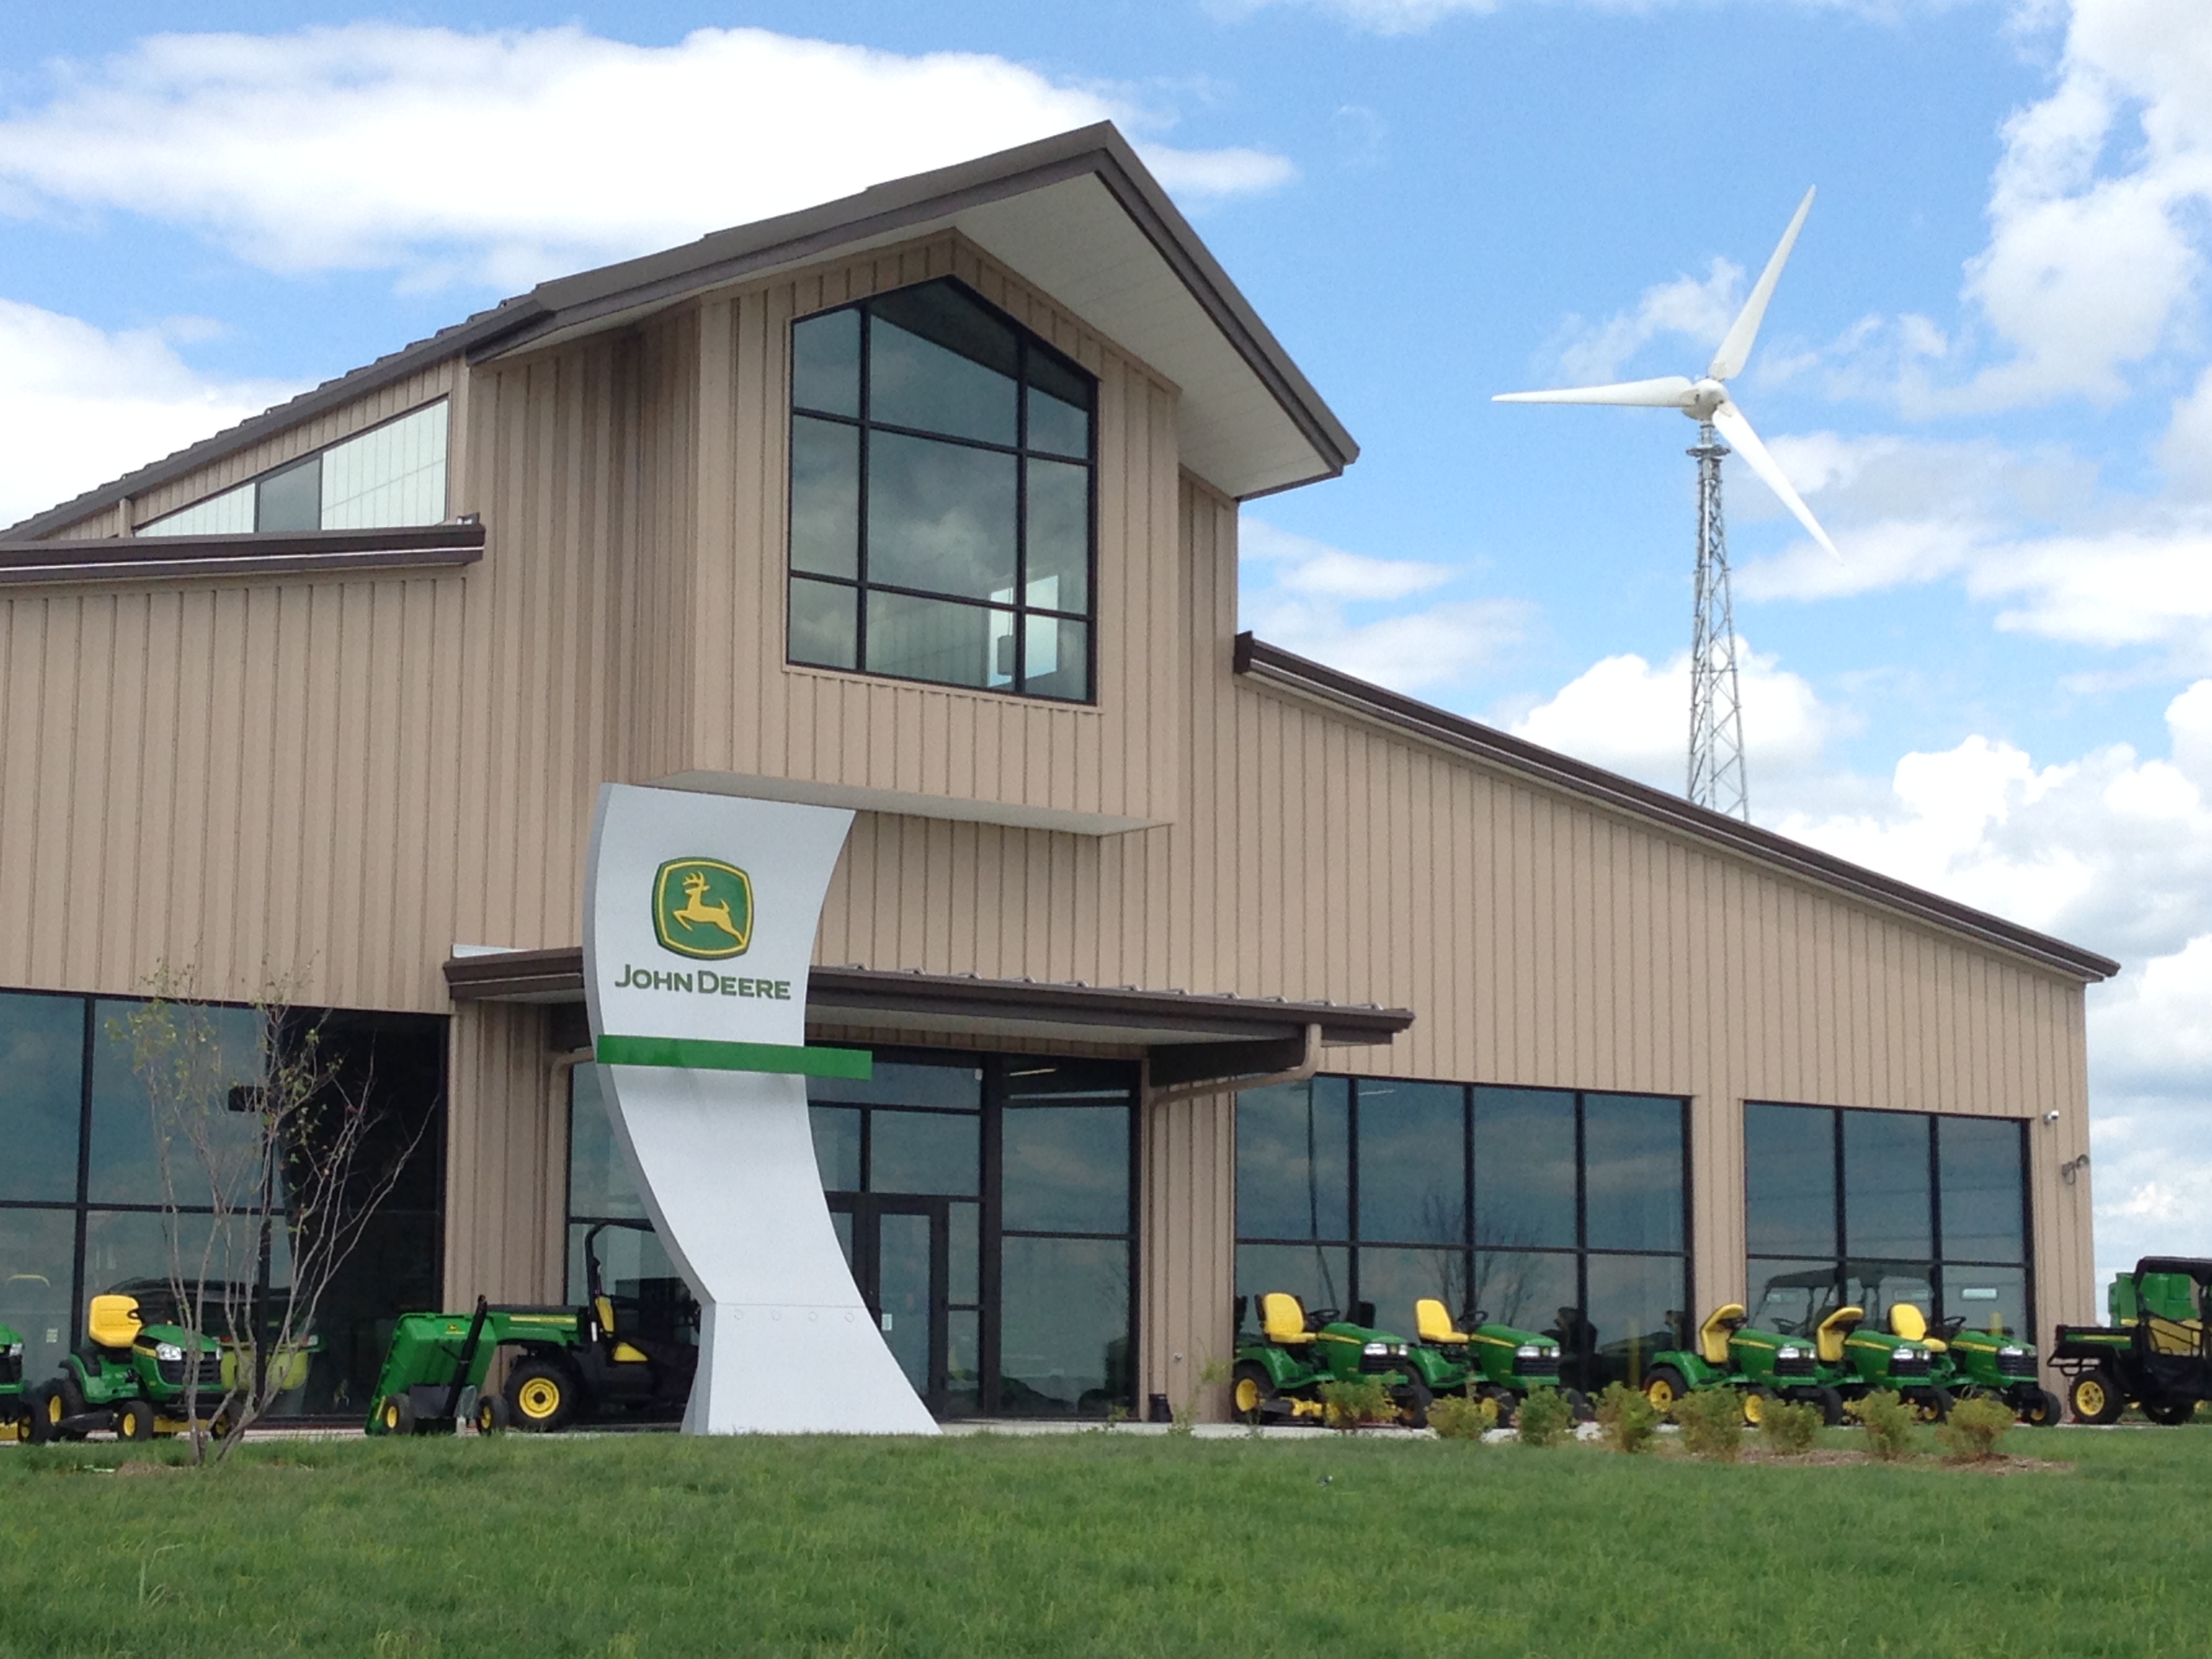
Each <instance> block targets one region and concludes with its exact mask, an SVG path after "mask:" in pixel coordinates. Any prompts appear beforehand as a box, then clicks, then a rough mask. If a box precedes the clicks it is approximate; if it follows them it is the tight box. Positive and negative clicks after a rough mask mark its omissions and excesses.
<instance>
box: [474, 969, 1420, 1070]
mask: <svg viewBox="0 0 2212 1659" xmlns="http://www.w3.org/2000/svg"><path fill="white" fill-rule="evenodd" d="M446 987H447V990H448V991H450V992H451V993H452V994H453V1000H455V1001H457V1002H487V1001H488V1002H579V1001H581V1000H583V995H584V952H583V950H582V947H580V946H577V945H570V946H568V947H566V948H563V949H559V950H550V951H492V952H487V953H485V954H483V955H477V956H464V957H453V958H452V959H451V960H450V961H448V962H447V963H446ZM806 1013H807V1018H810V1019H812V1020H815V1021H817V1023H820V1024H854V1023H866V1017H870V1016H885V1015H888V1016H896V1017H897V1018H898V1019H899V1020H900V1022H901V1023H903V1024H915V1025H916V1026H921V1027H925V1028H926V1027H927V1026H929V1025H931V1024H934V1023H936V1022H939V1021H943V1020H945V1019H952V1020H957V1021H961V1022H965V1023H968V1024H974V1025H977V1026H981V1025H989V1026H993V1027H1005V1026H1013V1025H1035V1026H1045V1027H1051V1028H1054V1029H1063V1028H1065V1029H1074V1028H1082V1029H1084V1030H1087V1031H1088V1032H1089V1033H1090V1035H1091V1037H1092V1040H1094V1041H1097V1042H1115V1041H1127V1042H1144V1043H1150V1042H1172V1041H1175V1040H1177V1039H1185V1040H1187V1039H1189V1038H1194V1037H1218V1038H1227V1039H1255V1040H1264V1039H1276V1038H1286V1037H1296V1036H1300V1035H1302V1034H1303V1033H1304V1030H1305V1028H1306V1027H1307V1026H1309V1025H1318V1026H1320V1027H1321V1029H1322V1042H1324V1043H1327V1044H1329V1045H1330V1046H1332V1047H1364V1046H1366V1045H1369V1044H1375V1043H1387V1042H1389V1041H1390V1040H1391V1039H1392V1038H1393V1037H1395V1036H1397V1035H1398V1033H1399V1032H1401V1031H1403V1030H1406V1029H1407V1027H1408V1026H1410V1025H1412V1024H1413V1013H1412V1012H1411V1011H1410V1010H1407V1009H1404V1008H1382V1007H1377V1006H1374V1005H1373V1004H1369V1003H1357V1004H1354V1003H1340V1002H1292V1001H1288V1000H1285V999H1283V998H1280V997H1240V996H1224V995H1219V994H1194V993H1191V992H1187V991H1150V990H1142V989H1139V987H1136V986H1133V985H1085V984H1082V983H1080V982H1074V983H1068V982H1063V981H1049V980H1031V979H983V978H980V977H978V976H977V975H972V974H924V973H919V972H909V971H907V970H905V969H882V968H861V967H855V966H845V967H835V968H815V969H811V971H810V972H809V973H808V975H807V983H806ZM855 1017H860V1019H859V1020H858V1021H856V1019H855ZM947 1029H960V1028H959V1027H948V1028H947Z"/></svg>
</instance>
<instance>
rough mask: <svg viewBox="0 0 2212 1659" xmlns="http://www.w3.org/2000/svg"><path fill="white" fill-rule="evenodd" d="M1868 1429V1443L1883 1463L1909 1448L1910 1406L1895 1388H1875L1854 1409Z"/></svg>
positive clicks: (1910, 1428) (1911, 1421) (1855, 1414)
mask: <svg viewBox="0 0 2212 1659" xmlns="http://www.w3.org/2000/svg"><path fill="white" fill-rule="evenodd" d="M1851 1414H1852V1415H1853V1416H1855V1417H1857V1419H1858V1420H1859V1424H1860V1426H1861V1427H1863V1428H1864V1429H1865V1430H1866V1432H1867V1446H1868V1449H1869V1450H1871V1451H1872V1452H1873V1453H1874V1455H1875V1456H1876V1457H1878V1458H1880V1459H1881V1461H1882V1462H1885V1463H1893V1462H1896V1461H1897V1460H1898V1459H1899V1458H1900V1457H1903V1456H1905V1455H1907V1454H1909V1453H1910V1452H1911V1450H1912V1423H1913V1417H1912V1407H1910V1406H1908V1405H1906V1404H1905V1399H1904V1396H1903V1395H1899V1393H1898V1392H1897V1390H1896V1389H1875V1391H1874V1392H1873V1393H1872V1394H1870V1395H1867V1397H1866V1398H1865V1399H1863V1400H1862V1401H1858V1402H1857V1405H1856V1407H1854V1408H1853V1411H1852V1413H1851Z"/></svg>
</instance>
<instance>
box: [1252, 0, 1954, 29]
mask: <svg viewBox="0 0 2212 1659" xmlns="http://www.w3.org/2000/svg"><path fill="white" fill-rule="evenodd" d="M1286 3H1293V0H1212V4H1211V6H1210V8H1209V9H1211V10H1212V11H1214V12H1215V13H1217V14H1218V15H1225V16H1231V17H1236V16H1243V15H1249V14H1250V13H1252V12H1255V11H1259V10H1261V9H1263V8H1265V7H1267V6H1270V5H1279V4H1286ZM1295 3H1297V4H1301V5H1304V6H1306V7H1308V8H1310V9H1315V10H1320V11H1326V12H1331V13H1334V15H1337V16H1339V17H1341V18H1343V19H1344V20H1345V21H1346V22H1348V23H1350V24H1352V26H1353V27H1356V28H1363V29H1366V30H1369V31H1370V32H1372V33H1376V34H1418V33H1422V32H1423V31H1425V30H1427V29H1430V28H1433V27H1435V26H1436V25H1437V24H1438V23H1440V22H1442V21H1444V20H1445V19H1446V18H1449V17H1462V16H1474V17H1486V16H1488V15H1490V14H1492V12H1498V11H1503V10H1504V9H1506V8H1507V7H1508V6H1510V5H1516V4H1521V5H1526V4H1531V3H1541V4H1558V5H1565V4H1577V5H1580V6H1581V7H1582V8H1583V9H1586V10H1589V11H1601V12H1622V13H1628V14H1632V15H1640V14H1643V13H1645V12H1655V11H1664V10H1667V9H1669V8H1671V7H1674V6H1677V5H1686V4H1700V3H1709V0H1295ZM1762 3H1771V0H1762ZM1790 3H1793V4H1795V5H1796V6H1797V7H1798V8H1799V9H1801V10H1804V11H1838V12H1844V13H1848V14H1850V15H1853V16H1857V17H1865V18H1869V19H1872V20H1875V21H1894V20H1896V19H1899V18H1901V17H1905V16H1908V15H1911V14H1913V13H1916V12H1928V11H1946V10H1948V9H1950V8H1951V7H1952V6H1953V5H1955V4H1960V3H1965V0H1790Z"/></svg>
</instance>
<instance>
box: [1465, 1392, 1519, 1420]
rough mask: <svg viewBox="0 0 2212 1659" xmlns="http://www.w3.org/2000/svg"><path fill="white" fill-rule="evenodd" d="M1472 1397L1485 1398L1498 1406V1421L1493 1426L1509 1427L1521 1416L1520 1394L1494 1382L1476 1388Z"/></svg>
mask: <svg viewBox="0 0 2212 1659" xmlns="http://www.w3.org/2000/svg"><path fill="white" fill-rule="evenodd" d="M1474 1397H1475V1398H1476V1399H1478V1400H1487V1401H1490V1402H1491V1403H1492V1405H1494V1406H1496V1407H1498V1421H1497V1422H1496V1423H1495V1424H1494V1425H1492V1426H1493V1427H1496V1428H1500V1429H1510V1428H1511V1427H1512V1426H1513V1425H1514V1424H1515V1423H1516V1422H1518V1421H1519V1420H1520V1417H1521V1396H1520V1395H1517V1394H1516V1393H1514V1392H1513V1390H1512V1389H1501V1388H1499V1387H1498V1385H1497V1384H1496V1383H1491V1384H1489V1385H1488V1386H1486V1387H1484V1388H1480V1389H1476V1390H1475V1391H1474Z"/></svg>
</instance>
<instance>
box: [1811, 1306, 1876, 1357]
mask: <svg viewBox="0 0 2212 1659" xmlns="http://www.w3.org/2000/svg"><path fill="white" fill-rule="evenodd" d="M1865 1317H1866V1310H1865V1309H1864V1308H1838V1309H1837V1310H1835V1312H1833V1313H1832V1314H1830V1315H1829V1316H1827V1317H1826V1319H1824V1320H1822V1321H1821V1322H1820V1327H1819V1328H1818V1329H1816V1330H1815V1331H1814V1333H1813V1351H1814V1352H1815V1353H1817V1354H1819V1355H1820V1363H1821V1364H1823V1365H1840V1364H1843V1363H1844V1338H1845V1337H1847V1336H1849V1335H1850V1334H1851V1333H1852V1332H1853V1331H1855V1330H1857V1328H1858V1324H1859V1322H1860V1321H1861V1320H1863V1319H1864V1318H1865Z"/></svg>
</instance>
